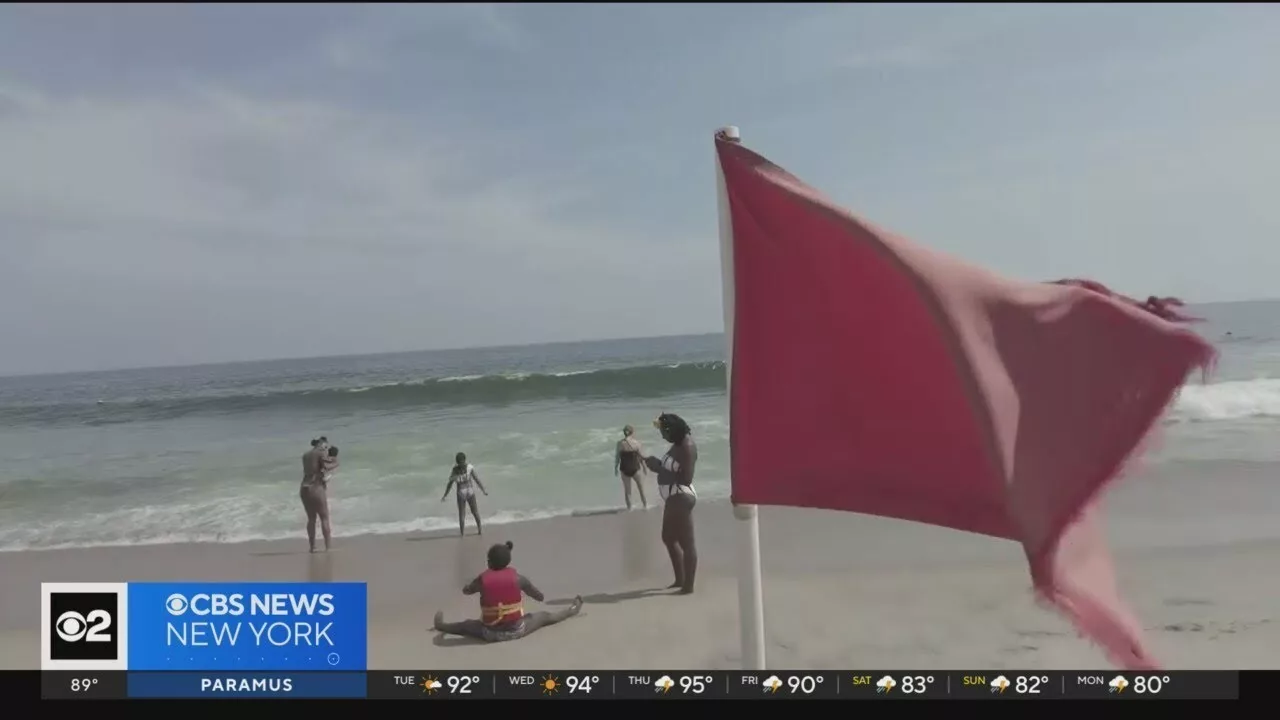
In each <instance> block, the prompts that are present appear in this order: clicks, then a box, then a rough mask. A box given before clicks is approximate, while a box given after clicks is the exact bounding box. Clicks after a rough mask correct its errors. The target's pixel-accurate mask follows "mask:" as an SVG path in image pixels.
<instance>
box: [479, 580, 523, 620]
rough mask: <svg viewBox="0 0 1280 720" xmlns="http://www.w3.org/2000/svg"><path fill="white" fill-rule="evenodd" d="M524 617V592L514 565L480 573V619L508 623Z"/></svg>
mask: <svg viewBox="0 0 1280 720" xmlns="http://www.w3.org/2000/svg"><path fill="white" fill-rule="evenodd" d="M523 617H524V592H523V591H522V590H521V589H520V574H519V573H517V572H516V569H515V568H513V567H507V568H503V569H501V570H485V571H484V572H482V573H480V621H481V622H483V623H484V624H485V625H508V624H512V623H515V622H517V621H519V620H520V619H521V618H523Z"/></svg>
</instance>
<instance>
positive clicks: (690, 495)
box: [644, 413, 698, 595]
mask: <svg viewBox="0 0 1280 720" xmlns="http://www.w3.org/2000/svg"><path fill="white" fill-rule="evenodd" d="M653 424H654V427H656V428H658V431H659V432H661V433H662V438H663V439H664V440H666V441H667V442H669V443H671V447H670V448H669V449H668V450H667V454H666V455H664V456H662V457H661V458H656V457H647V458H645V461H644V462H645V465H646V466H648V468H649V469H650V470H652V471H653V472H654V473H655V474H656V475H657V478H658V481H657V482H658V495H659V496H660V497H661V498H662V500H663V508H662V543H663V544H664V545H666V546H667V555H668V556H669V557H670V558H671V570H672V572H673V574H674V575H675V582H673V583H672V584H671V588H672V589H676V588H679V590H680V593H681V594H682V595H689V594H692V593H693V587H694V579H695V577H696V576H697V573H698V547H697V544H696V543H695V541H694V533H693V507H694V505H696V504H697V503H698V493H697V491H696V490H694V489H693V474H694V469H695V468H696V467H697V464H698V446H697V444H696V443H694V441H693V434H692V431H691V430H690V429H689V425H688V423H686V422H685V421H684V420H683V419H681V418H680V416H678V415H673V414H670V413H663V414H662V415H660V416H659V417H658V419H657V420H654V421H653Z"/></svg>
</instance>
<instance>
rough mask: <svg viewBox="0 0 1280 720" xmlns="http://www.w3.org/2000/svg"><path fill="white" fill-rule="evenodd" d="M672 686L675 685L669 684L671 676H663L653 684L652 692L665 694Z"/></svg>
mask: <svg viewBox="0 0 1280 720" xmlns="http://www.w3.org/2000/svg"><path fill="white" fill-rule="evenodd" d="M672 685H675V683H674V682H671V676H670V675H663V676H662V677H660V678H658V681H657V682H655V683H654V684H653V688H654V692H660V693H665V692H667V691H668V690H670V689H671V686H672Z"/></svg>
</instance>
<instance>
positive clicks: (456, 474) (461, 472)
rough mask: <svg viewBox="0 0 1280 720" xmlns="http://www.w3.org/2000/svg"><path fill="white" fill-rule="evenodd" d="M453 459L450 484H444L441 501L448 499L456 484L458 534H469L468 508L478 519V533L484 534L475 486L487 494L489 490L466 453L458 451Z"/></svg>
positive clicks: (472, 515)
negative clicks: (468, 462) (469, 462)
mask: <svg viewBox="0 0 1280 720" xmlns="http://www.w3.org/2000/svg"><path fill="white" fill-rule="evenodd" d="M453 459H454V466H453V471H452V472H450V473H449V484H448V485H445V486H444V496H443V497H441V498H440V502H444V501H445V500H448V499H449V490H450V489H452V488H454V487H455V486H456V487H457V489H458V492H457V498H458V534H459V535H466V534H467V508H471V517H473V518H475V520H476V534H477V535H483V534H484V529H483V528H482V527H481V526H480V508H479V506H477V505H476V491H475V488H480V492H482V493H484V494H485V495H488V494H489V491H488V490H485V489H484V483H482V482H480V476H479V475H478V474H477V473H476V469H475V467H474V466H472V465H469V464H467V454H466V453H458V454H457V455H456V456H454V458H453Z"/></svg>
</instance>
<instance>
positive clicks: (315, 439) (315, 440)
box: [311, 438, 320, 447]
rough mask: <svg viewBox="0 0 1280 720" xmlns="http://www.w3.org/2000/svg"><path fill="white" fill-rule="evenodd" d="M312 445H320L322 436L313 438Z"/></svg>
mask: <svg viewBox="0 0 1280 720" xmlns="http://www.w3.org/2000/svg"><path fill="white" fill-rule="evenodd" d="M311 447H320V438H312V439H311Z"/></svg>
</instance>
